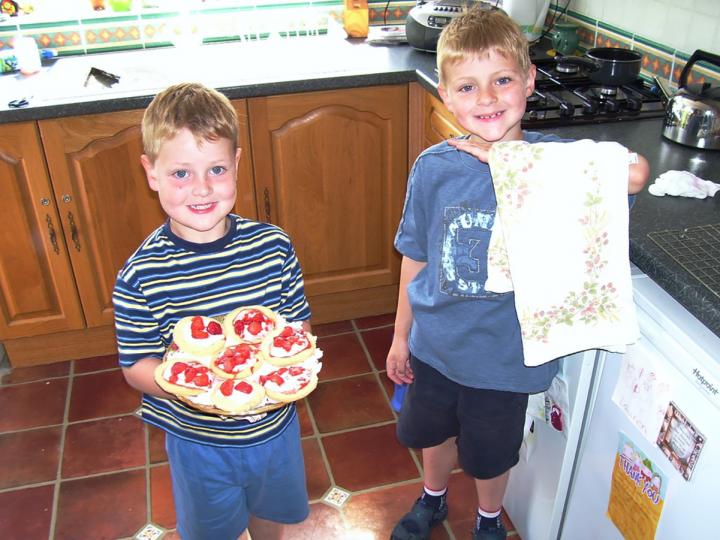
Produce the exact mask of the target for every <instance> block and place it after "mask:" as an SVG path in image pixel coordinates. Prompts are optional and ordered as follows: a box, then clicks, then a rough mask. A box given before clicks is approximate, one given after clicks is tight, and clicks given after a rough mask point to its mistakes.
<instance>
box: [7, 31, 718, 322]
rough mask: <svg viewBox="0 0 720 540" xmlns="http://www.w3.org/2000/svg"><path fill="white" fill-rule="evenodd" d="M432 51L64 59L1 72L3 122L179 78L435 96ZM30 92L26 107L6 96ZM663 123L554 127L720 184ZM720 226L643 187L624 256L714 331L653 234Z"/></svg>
mask: <svg viewBox="0 0 720 540" xmlns="http://www.w3.org/2000/svg"><path fill="white" fill-rule="evenodd" d="M90 67H98V68H101V69H104V70H106V71H109V72H111V73H115V74H118V75H120V76H121V83H120V84H118V85H116V86H114V87H113V88H111V89H105V88H98V87H91V88H84V87H83V86H82V82H84V80H85V78H86V75H87V72H88V71H89V69H90ZM434 68H435V56H434V55H433V54H429V53H425V52H420V51H416V50H414V49H412V48H410V47H408V46H406V45H405V46H403V45H399V46H397V45H396V46H389V47H378V46H371V45H367V44H365V43H363V42H362V41H358V40H337V39H335V40H332V39H330V38H324V37H318V38H307V39H304V40H297V41H294V42H280V43H277V42H272V43H271V42H261V43H250V44H248V43H244V44H216V45H204V46H202V47H199V48H198V49H195V50H193V51H182V50H176V49H172V48H170V49H161V50H146V51H142V52H138V51H133V52H125V53H110V54H102V55H91V56H84V57H71V58H62V59H60V60H59V61H57V62H55V63H54V65H52V66H49V67H45V68H43V71H42V72H41V73H39V74H37V75H34V76H32V77H28V78H24V77H22V76H19V75H14V74H9V75H2V76H0V123H7V122H16V121H23V120H40V119H45V118H57V117H62V116H71V115H81V114H93V113H100V112H110V111H118V110H127V109H137V108H143V107H145V106H146V105H147V104H148V103H149V102H150V100H151V99H152V96H153V95H154V94H155V93H156V92H157V91H158V90H160V89H161V88H164V87H165V86H167V85H168V84H171V83H173V82H178V81H180V80H201V81H202V82H204V83H205V84H208V85H211V86H214V87H215V88H218V89H220V90H221V91H222V92H223V93H225V94H226V95H227V96H228V97H230V98H232V99H236V98H247V97H256V96H268V95H276V94H285V93H296V92H307V91H319V90H332V89H338V88H352V87H361V86H372V85H383V84H401V83H407V82H411V81H417V82H419V83H420V84H421V85H422V86H423V87H424V88H426V89H427V90H428V91H430V92H433V93H436V85H437V78H436V76H435V73H434ZM20 97H31V99H30V105H29V106H28V107H26V108H22V109H9V108H7V105H6V104H7V102H8V101H10V100H11V99H16V98H20ZM661 125H662V121H661V120H660V119H648V120H637V121H627V122H618V123H614V124H593V125H584V126H574V127H568V128H559V129H555V130H553V131H555V132H557V133H559V134H561V135H563V136H566V137H570V138H592V139H594V140H612V141H617V142H620V143H622V144H624V145H625V146H627V147H629V148H631V149H633V150H634V151H636V152H639V153H641V154H643V155H644V156H645V157H646V158H647V159H648V161H649V162H650V166H651V175H650V183H651V182H652V181H653V179H654V178H656V177H657V176H658V175H660V174H661V173H663V172H665V171H667V170H689V171H690V172H692V173H694V174H696V175H698V176H700V177H701V178H705V179H708V180H713V181H716V182H720V152H718V151H707V150H705V151H704V150H698V149H693V148H688V147H684V146H681V145H678V144H675V143H673V142H670V141H667V140H665V139H664V138H663V137H662V136H661ZM711 223H720V193H719V194H717V195H716V196H715V197H714V198H712V199H711V198H708V199H704V200H699V199H689V198H682V197H655V196H652V195H650V194H649V193H648V192H647V188H645V189H644V190H643V191H642V192H641V193H640V194H639V195H638V197H637V200H636V202H635V205H634V206H633V209H632V211H631V215H630V258H631V260H632V261H633V263H635V264H636V265H637V266H638V267H639V268H640V269H641V270H642V271H644V272H645V273H646V274H648V276H650V277H651V278H652V279H653V280H655V281H656V282H657V283H658V284H660V285H661V286H662V287H663V288H664V289H665V290H666V291H667V292H668V293H670V294H671V295H672V296H673V297H674V298H676V299H677V300H678V301H679V302H680V303H681V304H682V305H683V306H685V307H686V308H687V309H688V311H690V312H691V313H692V314H693V315H695V317H697V318H698V319H699V320H700V321H702V322H703V323H704V324H705V325H706V326H707V327H708V328H709V329H710V330H711V331H712V332H714V333H715V334H717V335H718V336H720V297H718V296H717V295H715V294H714V293H713V292H712V291H711V290H710V289H709V288H707V287H705V286H704V285H703V284H702V283H701V282H700V281H698V280H697V279H696V278H695V277H693V275H692V274H690V272H688V271H687V270H685V269H684V268H683V267H682V266H681V265H680V264H678V263H677V262H675V260H673V259H672V258H671V257H670V256H668V255H667V253H665V252H664V251H663V250H662V249H661V248H660V247H659V246H658V245H657V244H656V243H655V242H653V241H652V240H651V239H650V238H649V237H648V236H647V235H648V233H651V232H653V231H663V230H667V229H683V228H688V227H694V226H698V225H707V224H711Z"/></svg>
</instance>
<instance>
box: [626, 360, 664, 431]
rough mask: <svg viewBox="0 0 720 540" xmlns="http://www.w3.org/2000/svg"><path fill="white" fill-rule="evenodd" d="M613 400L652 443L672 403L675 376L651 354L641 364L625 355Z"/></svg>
mask: <svg viewBox="0 0 720 540" xmlns="http://www.w3.org/2000/svg"><path fill="white" fill-rule="evenodd" d="M621 362H622V365H621V366H620V374H619V375H618V379H617V383H616V384H615V389H614V391H613V395H612V400H613V401H614V402H615V404H616V405H617V406H618V407H620V408H621V409H622V410H623V412H624V413H625V415H626V416H627V417H628V419H629V420H630V421H631V422H632V423H633V424H635V427H637V428H638V429H639V430H640V433H642V434H643V436H644V437H645V438H647V440H648V441H650V442H653V443H654V442H655V440H656V439H657V433H658V431H659V430H660V425H661V424H662V421H663V418H664V416H665V410H666V409H667V405H668V403H669V402H670V396H671V391H672V382H671V381H672V378H671V377H670V376H669V375H668V374H667V372H666V370H665V369H664V368H663V367H662V365H661V364H660V363H659V362H657V361H656V360H654V359H653V358H652V357H651V356H643V358H642V363H639V362H637V361H636V360H634V359H633V358H632V356H631V355H627V354H626V355H622V358H621Z"/></svg>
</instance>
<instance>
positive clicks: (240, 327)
mask: <svg viewBox="0 0 720 540" xmlns="http://www.w3.org/2000/svg"><path fill="white" fill-rule="evenodd" d="M233 328H234V329H235V333H236V334H237V335H238V336H242V333H243V329H244V328H245V323H244V322H243V321H241V320H239V319H238V320H236V321H235V322H233Z"/></svg>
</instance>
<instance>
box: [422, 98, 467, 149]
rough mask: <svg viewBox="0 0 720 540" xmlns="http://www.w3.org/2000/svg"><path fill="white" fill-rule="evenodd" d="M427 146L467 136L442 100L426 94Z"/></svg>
mask: <svg viewBox="0 0 720 540" xmlns="http://www.w3.org/2000/svg"><path fill="white" fill-rule="evenodd" d="M424 123H425V146H426V147H429V146H432V145H433V144H437V143H439V142H442V141H444V140H447V139H450V138H452V137H457V136H458V135H464V134H467V131H465V130H463V129H462V128H461V127H460V126H459V125H458V124H457V121H456V120H455V117H454V116H453V115H452V114H451V113H450V111H448V110H447V109H446V108H445V105H444V104H443V102H442V101H441V100H439V99H438V98H436V97H435V96H433V95H431V94H429V93H426V94H425V122H424Z"/></svg>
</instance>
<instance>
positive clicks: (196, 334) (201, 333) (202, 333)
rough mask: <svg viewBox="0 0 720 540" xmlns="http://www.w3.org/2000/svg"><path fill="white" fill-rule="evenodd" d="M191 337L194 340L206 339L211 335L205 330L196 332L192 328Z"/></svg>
mask: <svg viewBox="0 0 720 540" xmlns="http://www.w3.org/2000/svg"><path fill="white" fill-rule="evenodd" d="M190 335H191V336H192V337H193V339H205V338H207V337H208V336H209V335H210V334H208V333H207V332H206V331H205V330H194V329H192V328H191V329H190Z"/></svg>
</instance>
